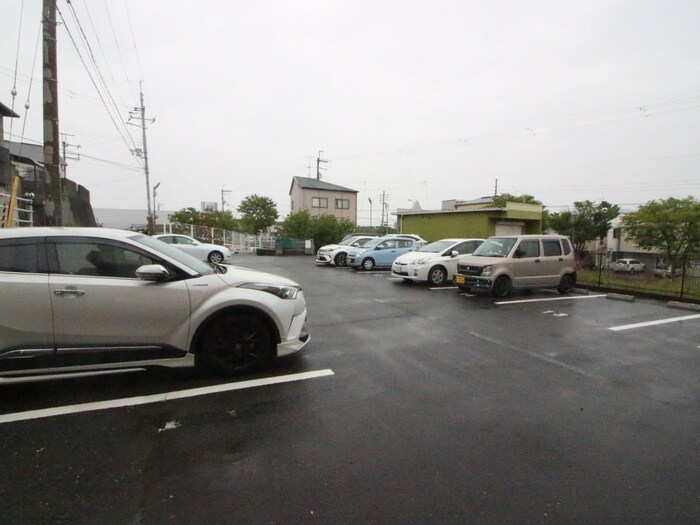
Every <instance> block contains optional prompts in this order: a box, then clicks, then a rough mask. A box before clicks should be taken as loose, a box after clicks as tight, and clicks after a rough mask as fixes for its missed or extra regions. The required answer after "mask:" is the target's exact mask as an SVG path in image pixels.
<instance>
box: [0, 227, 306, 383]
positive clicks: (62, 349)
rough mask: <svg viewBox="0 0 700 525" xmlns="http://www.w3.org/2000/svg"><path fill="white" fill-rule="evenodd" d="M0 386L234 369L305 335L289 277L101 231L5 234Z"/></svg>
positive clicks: (295, 346)
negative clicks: (159, 369) (137, 372)
mask: <svg viewBox="0 0 700 525" xmlns="http://www.w3.org/2000/svg"><path fill="white" fill-rule="evenodd" d="M0 289H2V292H1V293H0V312H2V315H0V384H2V383H4V382H12V381H18V380H27V379H29V378H31V379H37V378H47V377H51V376H52V375H57V374H63V375H65V374H72V375H82V374H85V373H89V372H95V371H106V370H115V369H119V370H129V369H134V368H144V367H156V366H163V367H181V366H192V365H197V366H201V367H204V368H206V369H211V370H214V371H217V372H220V373H224V374H231V375H232V374H240V373H246V372H249V371H252V370H254V369H256V368H259V367H261V366H262V365H265V364H267V363H268V362H269V361H270V360H272V359H273V358H274V357H277V356H283V355H287V354H291V353H294V352H296V351H298V350H300V349H301V348H303V347H304V346H305V345H306V343H307V342H308V340H309V335H308V333H307V331H306V328H305V323H306V315H307V312H306V302H305V299H304V294H303V292H302V290H301V287H300V286H299V284H297V283H296V282H294V281H292V280H290V279H287V278H285V277H280V276H277V275H272V274H269V273H263V272H259V271H253V270H249V269H247V268H239V267H235V266H228V265H216V264H210V263H205V262H203V261H200V260H198V259H196V258H195V257H192V256H191V255H188V254H186V253H184V252H182V251H180V250H178V249H176V248H174V247H173V246H170V245H167V244H165V243H162V242H161V241H159V240H157V239H154V238H153V237H149V236H147V235H143V234H142V233H138V232H130V231H127V230H111V229H108V228H58V227H41V228H7V229H0Z"/></svg>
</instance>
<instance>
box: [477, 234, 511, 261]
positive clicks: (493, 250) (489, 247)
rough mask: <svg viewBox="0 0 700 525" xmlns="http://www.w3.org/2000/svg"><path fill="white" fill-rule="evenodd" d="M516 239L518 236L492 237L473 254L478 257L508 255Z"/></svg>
mask: <svg viewBox="0 0 700 525" xmlns="http://www.w3.org/2000/svg"><path fill="white" fill-rule="evenodd" d="M516 240H517V238H516V237H491V238H490V239H486V240H485V241H484V242H483V244H481V246H479V247H478V248H477V249H476V250H474V253H472V255H476V256H477V257H507V256H508V253H510V250H511V249H512V248H513V246H514V245H515V241H516Z"/></svg>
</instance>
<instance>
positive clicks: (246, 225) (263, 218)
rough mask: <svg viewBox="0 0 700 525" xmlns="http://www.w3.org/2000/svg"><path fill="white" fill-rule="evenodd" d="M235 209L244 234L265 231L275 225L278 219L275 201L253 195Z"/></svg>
mask: <svg viewBox="0 0 700 525" xmlns="http://www.w3.org/2000/svg"><path fill="white" fill-rule="evenodd" d="M237 209H238V213H240V214H241V220H240V224H241V228H242V229H243V231H245V232H246V233H258V232H259V231H260V230H266V229H267V228H269V227H270V226H272V225H273V224H275V221H277V217H279V213H278V212H277V205H276V204H275V201H273V200H272V199H271V198H269V197H264V196H262V195H258V194H255V193H254V194H253V195H249V196H248V197H246V198H245V199H243V201H241V204H240V205H239V206H238V208H237Z"/></svg>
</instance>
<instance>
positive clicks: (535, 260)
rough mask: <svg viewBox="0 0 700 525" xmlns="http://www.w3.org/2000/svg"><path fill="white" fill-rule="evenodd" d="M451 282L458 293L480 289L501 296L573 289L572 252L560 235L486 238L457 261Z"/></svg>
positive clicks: (567, 241)
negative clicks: (516, 290) (519, 290)
mask: <svg viewBox="0 0 700 525" xmlns="http://www.w3.org/2000/svg"><path fill="white" fill-rule="evenodd" d="M454 282H455V284H456V285H457V286H459V288H460V289H461V290H469V289H471V288H481V289H488V290H491V292H492V293H493V295H495V296H497V297H504V296H506V295H508V294H510V293H511V291H512V290H513V288H540V287H548V286H551V287H556V288H557V290H558V291H559V292H560V293H568V292H570V291H571V289H572V288H573V287H574V286H576V270H575V268H574V250H573V248H572V246H571V241H570V240H569V239H568V237H564V236H562V235H512V236H496V237H489V238H488V239H486V241H485V242H484V243H483V244H482V245H481V246H479V247H478V248H477V249H476V250H475V251H474V253H472V254H471V255H464V256H462V257H459V258H458V260H457V272H456V273H455V276H454Z"/></svg>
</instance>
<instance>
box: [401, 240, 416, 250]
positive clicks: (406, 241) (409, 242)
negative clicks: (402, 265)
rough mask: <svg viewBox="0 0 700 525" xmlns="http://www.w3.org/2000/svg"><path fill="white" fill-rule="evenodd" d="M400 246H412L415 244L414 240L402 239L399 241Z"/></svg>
mask: <svg viewBox="0 0 700 525" xmlns="http://www.w3.org/2000/svg"><path fill="white" fill-rule="evenodd" d="M398 244H399V248H410V247H411V246H413V241H409V240H404V239H401V240H399V241H398Z"/></svg>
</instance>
